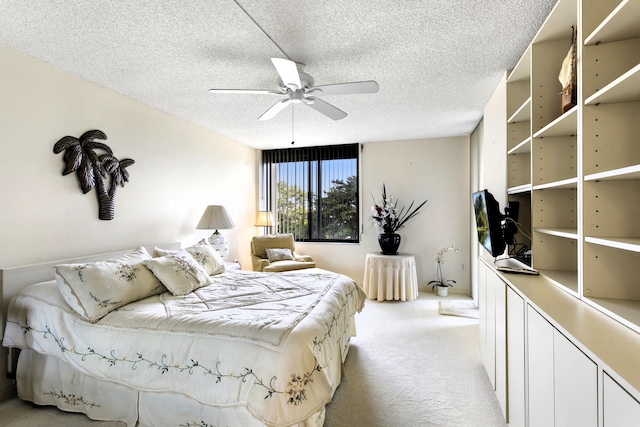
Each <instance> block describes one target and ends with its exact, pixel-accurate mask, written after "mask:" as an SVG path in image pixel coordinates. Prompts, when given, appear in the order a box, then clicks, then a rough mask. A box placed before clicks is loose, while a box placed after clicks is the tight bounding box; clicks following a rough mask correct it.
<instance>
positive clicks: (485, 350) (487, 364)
mask: <svg viewBox="0 0 640 427" xmlns="http://www.w3.org/2000/svg"><path fill="white" fill-rule="evenodd" d="M478 273H479V274H478V291H479V292H478V297H479V299H478V304H479V307H480V356H481V357H482V362H483V363H484V369H485V370H486V371H487V375H488V376H489V381H491V386H492V387H493V389H494V390H495V389H496V314H495V312H496V305H495V286H492V284H493V281H491V280H488V278H489V277H491V276H495V274H494V273H493V272H492V271H491V270H489V267H487V266H486V265H484V264H483V263H482V262H480V263H479V267H478Z"/></svg>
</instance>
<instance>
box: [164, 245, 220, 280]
mask: <svg viewBox="0 0 640 427" xmlns="http://www.w3.org/2000/svg"><path fill="white" fill-rule="evenodd" d="M183 250H185V251H187V252H189V253H190V254H191V256H192V257H193V259H195V260H196V261H197V263H198V264H200V265H201V266H202V268H203V269H204V271H206V272H207V274H208V275H209V276H213V275H214V274H220V273H224V271H225V266H224V260H223V259H222V256H220V253H218V251H216V250H215V249H214V248H213V247H212V246H211V245H207V244H204V243H203V244H200V243H198V244H197V245H193V246H190V247H188V248H186V249H183ZM175 252H177V251H175V250H166V249H160V248H154V255H155V256H156V257H160V256H167V255H170V254H172V253H175Z"/></svg>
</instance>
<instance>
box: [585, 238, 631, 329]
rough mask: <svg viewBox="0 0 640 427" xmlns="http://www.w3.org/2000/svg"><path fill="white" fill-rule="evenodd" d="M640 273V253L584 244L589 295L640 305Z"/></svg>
mask: <svg viewBox="0 0 640 427" xmlns="http://www.w3.org/2000/svg"><path fill="white" fill-rule="evenodd" d="M638 275H640V253H638V252H631V251H625V250H620V249H617V248H612V247H608V246H602V245H597V244H591V243H586V244H585V245H584V286H583V295H584V296H585V297H587V298H590V299H594V298H608V299H613V300H621V301H636V302H638V303H639V304H638V306H636V307H640V286H637V282H638ZM638 315H640V312H639V313H638ZM639 325H640V324H639Z"/></svg>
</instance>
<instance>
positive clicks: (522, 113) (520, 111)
mask: <svg viewBox="0 0 640 427" xmlns="http://www.w3.org/2000/svg"><path fill="white" fill-rule="evenodd" d="M530 120H531V97H529V98H527V99H526V100H525V101H524V103H522V104H521V105H520V106H519V107H518V108H516V110H515V111H514V113H513V114H512V115H511V116H510V117H509V119H507V123H519V122H528V121H530Z"/></svg>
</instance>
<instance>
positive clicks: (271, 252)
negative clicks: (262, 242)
mask: <svg viewBox="0 0 640 427" xmlns="http://www.w3.org/2000/svg"><path fill="white" fill-rule="evenodd" d="M264 251H265V252H266V253H267V258H268V259H269V261H271V262H274V261H285V260H291V261H293V260H295V258H294V257H293V253H291V249H286V248H266V249H265V250H264Z"/></svg>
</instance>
